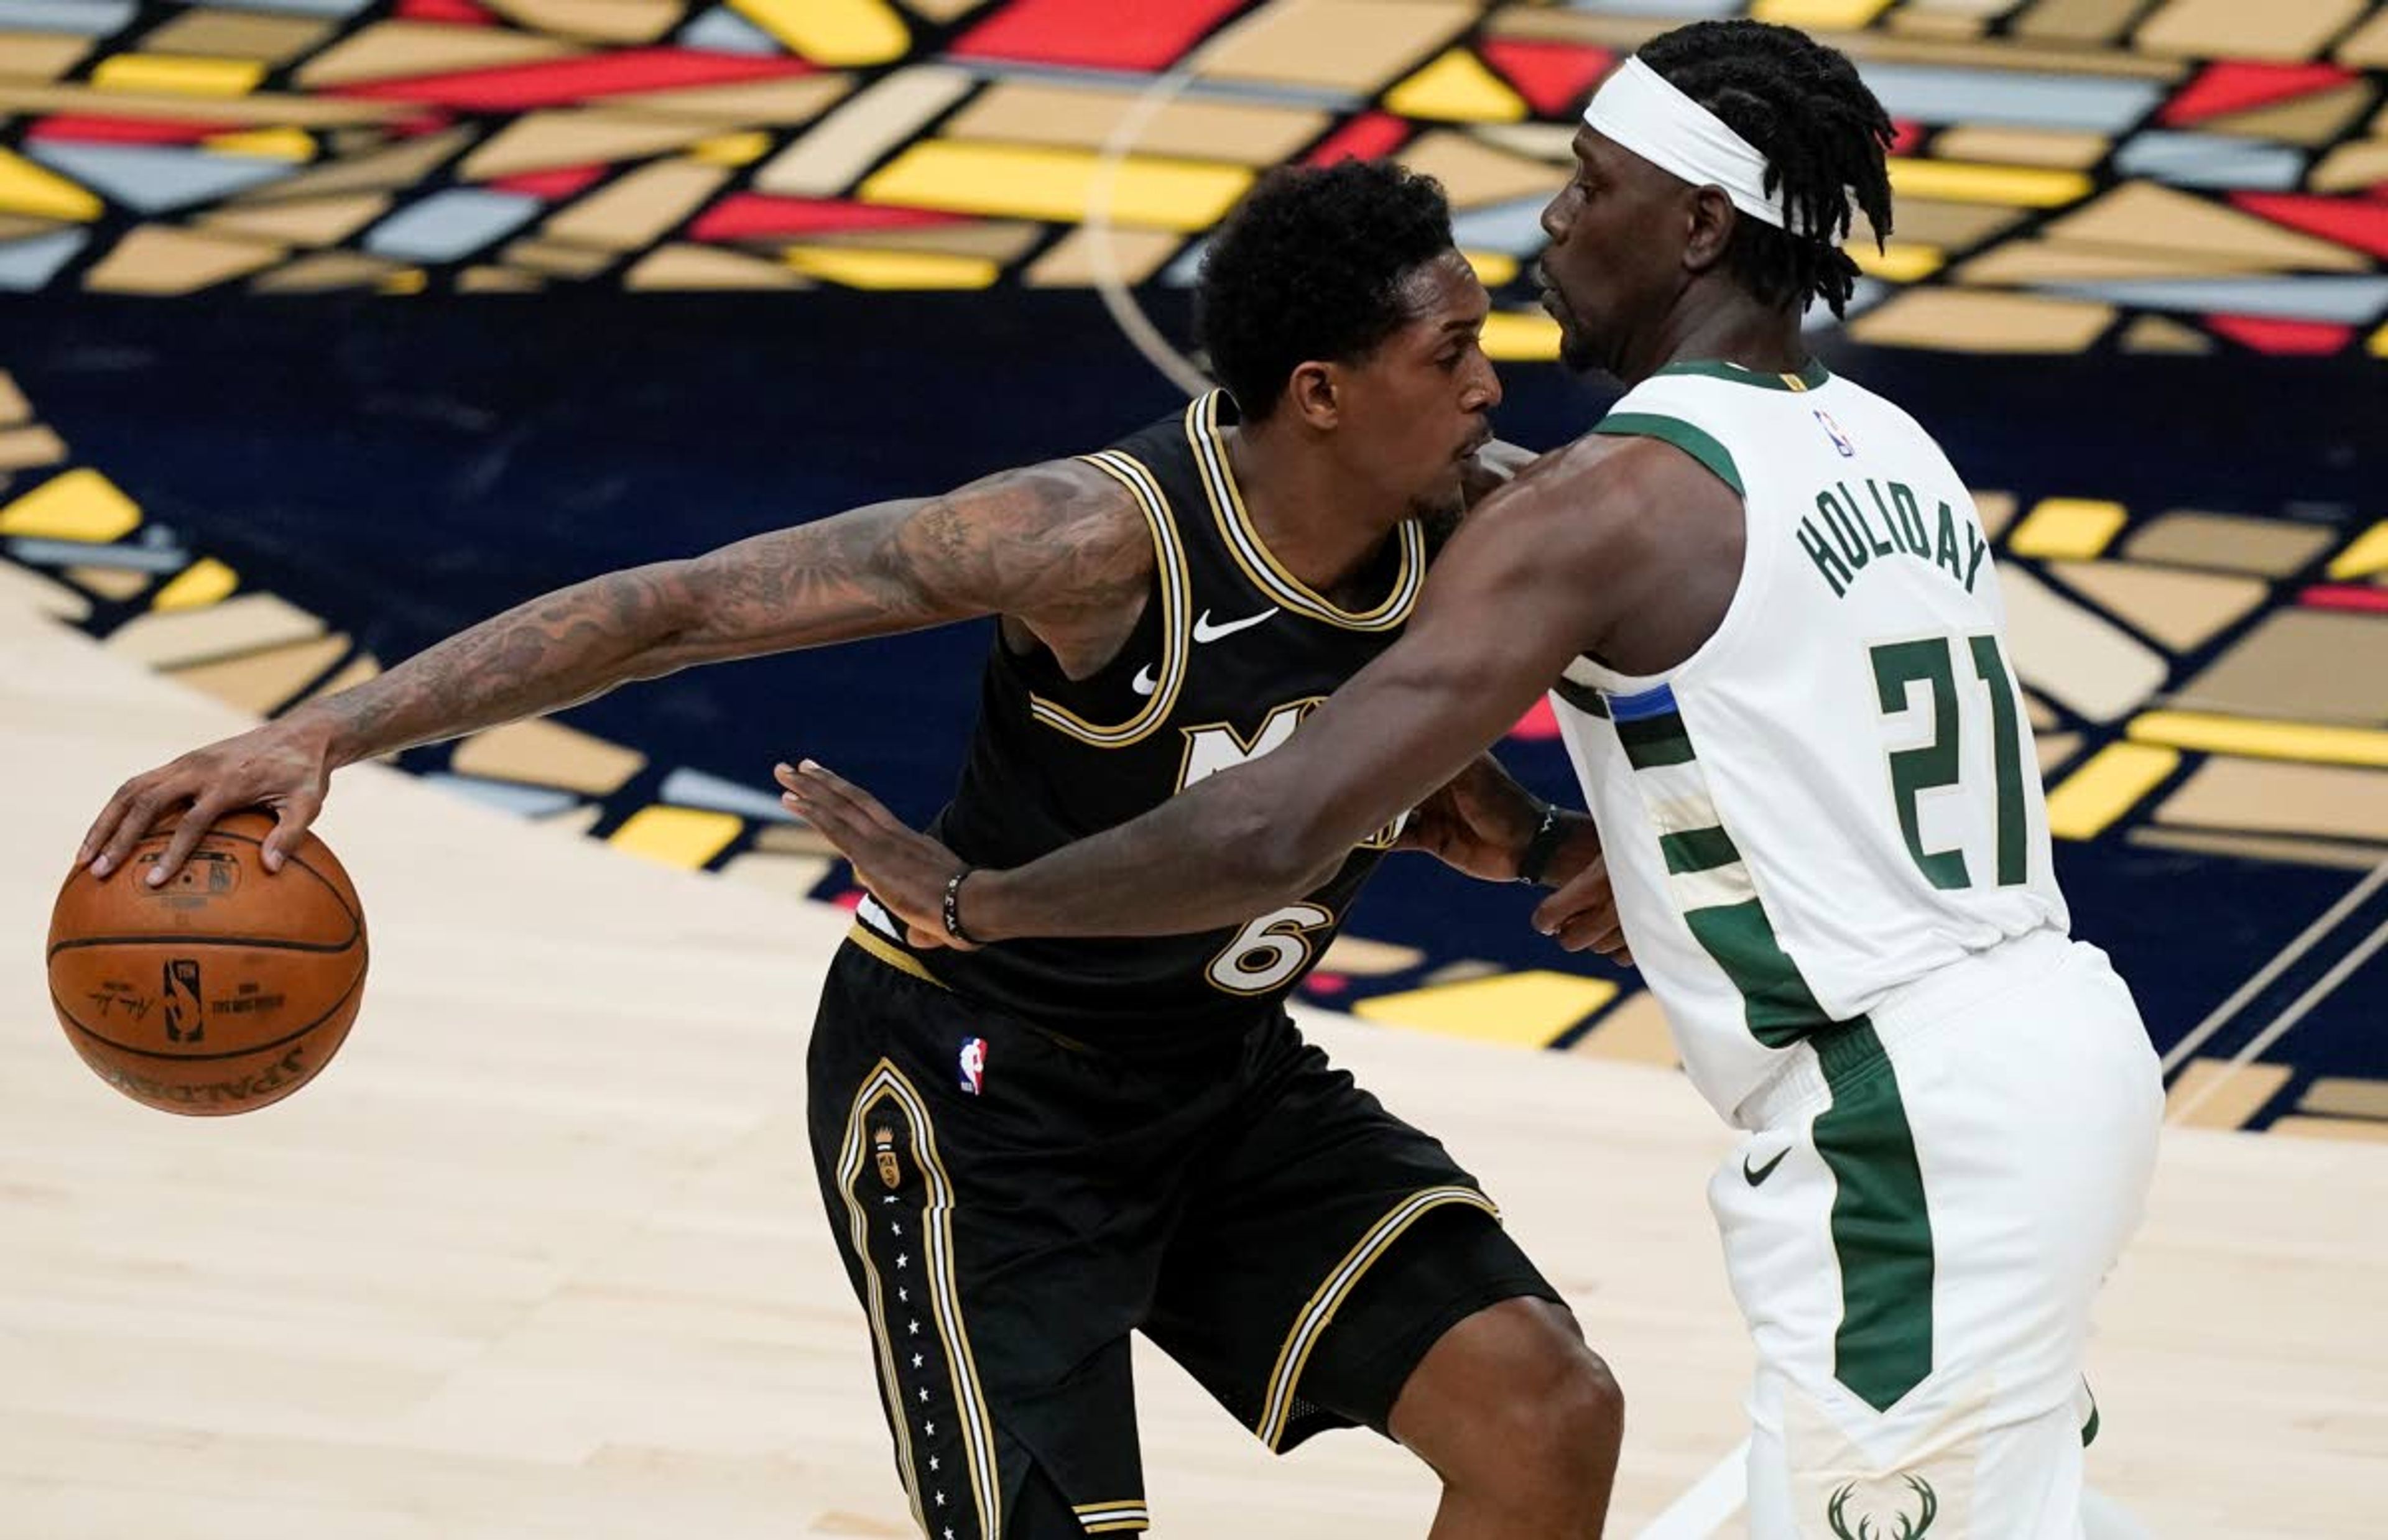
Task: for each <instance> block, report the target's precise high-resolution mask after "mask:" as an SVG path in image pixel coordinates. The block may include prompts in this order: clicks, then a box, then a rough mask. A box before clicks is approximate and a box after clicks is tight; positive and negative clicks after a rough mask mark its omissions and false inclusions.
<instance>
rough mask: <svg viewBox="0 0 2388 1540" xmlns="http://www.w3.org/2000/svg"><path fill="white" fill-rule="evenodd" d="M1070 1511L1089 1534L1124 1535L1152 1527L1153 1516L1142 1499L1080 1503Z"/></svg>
mask: <svg viewBox="0 0 2388 1540" xmlns="http://www.w3.org/2000/svg"><path fill="white" fill-rule="evenodd" d="M1070 1511H1071V1512H1073V1513H1074V1514H1076V1515H1077V1516H1078V1522H1080V1523H1082V1524H1084V1525H1086V1533H1087V1534H1129V1533H1132V1532H1134V1531H1137V1530H1144V1529H1150V1527H1151V1526H1152V1515H1151V1513H1150V1511H1149V1510H1148V1509H1147V1508H1145V1506H1144V1500H1143V1499H1142V1498H1140V1497H1139V1498H1137V1499H1135V1500H1133V1501H1129V1502H1117V1503H1080V1504H1078V1505H1077V1506H1076V1507H1075V1508H1072V1509H1071V1510H1070Z"/></svg>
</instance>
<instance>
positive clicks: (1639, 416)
mask: <svg viewBox="0 0 2388 1540" xmlns="http://www.w3.org/2000/svg"><path fill="white" fill-rule="evenodd" d="M1592 431H1593V432H1594V433H1596V434H1604V435H1607V436H1608V437H1611V438H1655V439H1658V441H1659V442H1660V443H1662V444H1672V445H1673V446H1674V447H1675V448H1679V449H1681V450H1683V452H1684V453H1685V454H1687V455H1689V456H1691V457H1692V458H1693V459H1694V460H1696V461H1699V462H1700V463H1701V464H1702V465H1705V466H1707V467H1708V473H1709V474H1711V475H1713V476H1715V477H1716V478H1717V480H1719V481H1721V482H1722V483H1724V484H1725V485H1726V486H1730V487H1732V488H1733V489H1734V492H1735V493H1736V494H1738V493H1740V492H1741V468H1740V467H1739V466H1737V465H1735V464H1734V462H1733V452H1732V451H1731V450H1729V449H1727V448H1725V447H1724V446H1723V445H1721V444H1720V443H1718V442H1717V441H1716V440H1715V439H1714V438H1712V437H1710V436H1709V435H1708V434H1707V433H1706V432H1705V431H1704V430H1702V429H1699V428H1696V427H1694V426H1693V425H1692V424H1691V423H1686V422H1684V421H1683V419H1682V418H1680V417H1665V416H1661V415H1660V414H1658V412H1655V411H1612V412H1610V413H1609V414H1608V415H1607V416H1606V417H1604V418H1602V419H1601V420H1600V421H1599V422H1597V423H1594V424H1593V426H1592Z"/></svg>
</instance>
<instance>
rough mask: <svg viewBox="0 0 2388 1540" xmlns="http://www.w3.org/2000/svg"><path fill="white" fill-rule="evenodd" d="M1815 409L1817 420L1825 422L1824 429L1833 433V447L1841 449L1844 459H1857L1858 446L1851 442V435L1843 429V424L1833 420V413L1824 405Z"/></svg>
mask: <svg viewBox="0 0 2388 1540" xmlns="http://www.w3.org/2000/svg"><path fill="white" fill-rule="evenodd" d="M1814 410H1815V413H1816V421H1817V422H1819V423H1823V425H1824V431H1825V432H1826V433H1828V434H1830V435H1832V438H1833V448H1835V449H1838V450H1840V451H1841V458H1842V459H1843V460H1854V459H1856V458H1857V453H1858V447H1857V446H1856V445H1855V444H1852V443H1850V442H1849V435H1848V434H1845V433H1843V432H1842V431H1841V425H1840V424H1839V423H1835V422H1834V421H1833V418H1832V414H1831V413H1830V412H1827V411H1826V410H1823V408H1822V407H1818V408H1815V409H1814Z"/></svg>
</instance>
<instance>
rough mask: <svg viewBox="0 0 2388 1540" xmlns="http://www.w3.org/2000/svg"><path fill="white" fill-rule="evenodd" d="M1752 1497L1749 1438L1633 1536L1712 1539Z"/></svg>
mask: <svg viewBox="0 0 2388 1540" xmlns="http://www.w3.org/2000/svg"><path fill="white" fill-rule="evenodd" d="M1748 1496H1749V1440H1747V1439H1746V1438H1745V1439H1743V1440H1742V1441H1741V1442H1740V1443H1738V1444H1736V1445H1734V1446H1733V1453H1731V1454H1729V1455H1727V1456H1725V1457H1724V1458H1722V1459H1721V1460H1719V1461H1717V1462H1716V1464H1714V1465H1713V1466H1711V1467H1709V1468H1708V1474H1707V1475H1705V1476H1702V1477H1701V1478H1700V1479H1699V1480H1698V1481H1696V1482H1694V1483H1692V1484H1691V1486H1690V1487H1689V1488H1688V1489H1686V1490H1685V1491H1684V1493H1683V1496H1680V1497H1677V1498H1676V1499H1675V1500H1674V1501H1673V1502H1671V1503H1669V1504H1668V1505H1667V1507H1666V1509H1665V1511H1663V1512H1661V1513H1660V1514H1659V1515H1658V1517H1657V1518H1656V1519H1653V1520H1651V1521H1649V1522H1648V1523H1647V1524H1645V1525H1644V1526H1642V1529H1641V1531H1640V1532H1639V1533H1637V1534H1635V1535H1634V1536H1633V1540H1708V1536H1710V1535H1712V1534H1715V1533H1716V1532H1717V1531H1718V1530H1720V1529H1721V1528H1723V1527H1724V1524H1725V1521H1727V1520H1729V1519H1731V1518H1732V1517H1733V1516H1734V1514H1735V1513H1737V1512H1739V1511H1740V1510H1741V1506H1742V1504H1743V1502H1745V1501H1746V1500H1747V1498H1748Z"/></svg>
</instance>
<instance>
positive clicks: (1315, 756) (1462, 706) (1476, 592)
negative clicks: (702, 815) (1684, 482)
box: [781, 451, 1639, 941]
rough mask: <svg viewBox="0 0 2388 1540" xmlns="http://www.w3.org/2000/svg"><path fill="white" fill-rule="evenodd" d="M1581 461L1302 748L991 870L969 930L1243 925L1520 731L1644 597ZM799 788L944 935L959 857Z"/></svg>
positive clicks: (1055, 931) (1431, 594) (1476, 553)
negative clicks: (1629, 604) (1539, 700)
mask: <svg viewBox="0 0 2388 1540" xmlns="http://www.w3.org/2000/svg"><path fill="white" fill-rule="evenodd" d="M1600 458H1601V453H1600V452H1599V451H1594V452H1593V453H1591V454H1588V455H1585V456H1583V457H1582V459H1584V460H1587V461H1597V460H1598V459H1600ZM1575 459H1576V457H1575V456H1573V455H1569V456H1567V457H1547V458H1546V461H1545V463H1544V464H1543V466H1540V467H1538V468H1537V469H1536V470H1535V471H1534V472H1531V473H1529V474H1527V475H1526V476H1524V477H1521V478H1520V479H1519V480H1518V482H1517V483H1516V484H1515V485H1513V486H1509V487H1507V488H1505V489H1504V490H1503V491H1502V492H1500V493H1498V494H1496V495H1495V496H1494V497H1493V498H1492V499H1488V500H1487V501H1486V502H1485V504H1484V505H1483V506H1482V508H1481V509H1480V510H1479V511H1477V512H1476V513H1475V514H1473V515H1471V516H1470V518H1469V519H1468V520H1467V523H1466V524H1464V525H1463V526H1462V527H1461V529H1460V530H1459V532H1458V534H1456V535H1455V536H1454V537H1453V539H1452V542H1451V544H1450V546H1449V547H1448V548H1447V549H1445V550H1444V551H1443V553H1442V556H1441V557H1440V558H1439V559H1438V560H1437V562H1436V563H1435V566H1434V570H1433V572H1432V574H1430V575H1429V578H1428V580H1427V588H1426V593H1425V595H1424V596H1423V597H1422V598H1421V600H1419V605H1418V611H1417V614H1416V617H1415V618H1413V619H1412V621H1411V622H1410V625H1409V628H1408V630H1407V632H1406V633H1405V634H1404V637H1403V638H1402V640H1401V641H1400V642H1398V643H1396V644H1395V645H1394V646H1393V647H1392V648H1391V649H1389V650H1387V651H1386V652H1385V653H1384V654H1382V655H1381V656H1380V657H1378V659H1377V660H1376V661H1375V662H1373V663H1370V664H1369V665H1368V666H1367V667H1366V668H1365V669H1364V670H1362V671H1361V672H1360V673H1359V674H1358V675H1354V676H1353V679H1352V680H1351V681H1350V682H1349V683H1347V684H1346V685H1344V687H1343V688H1341V689H1340V690H1338V691H1336V692H1335V694H1334V696H1333V697H1331V698H1330V699H1329V700H1328V701H1327V702H1326V703H1325V704H1324V705H1322V706H1320V707H1319V709H1318V710H1317V712H1315V713H1314V714H1313V715H1311V716H1310V717H1309V718H1308V719H1307V720H1305V721H1304V722H1303V724H1302V728H1301V730H1300V731H1299V732H1296V733H1295V734H1294V735H1293V736H1292V738H1290V739H1289V740H1288V741H1287V743H1286V744H1285V746H1284V747H1282V748H1279V749H1277V750H1276V751H1273V752H1271V753H1269V754H1267V755H1264V757H1262V758H1261V759H1259V760H1257V761H1254V762H1252V763H1251V764H1247V765H1243V766H1239V767H1238V768H1237V769H1235V770H1232V771H1227V772H1224V773H1222V774H1220V775H1217V776H1210V777H1207V778H1206V779H1204V780H1203V781H1202V782H1200V784H1199V785H1197V786H1195V787H1194V788H1192V789H1189V790H1188V791H1186V792H1184V793H1181V794H1180V795H1178V796H1176V797H1174V798H1172V799H1171V800H1170V801H1169V802H1165V803H1163V804H1162V806H1160V807H1159V808H1156V809H1154V810H1153V811H1152V812H1150V813H1148V814H1144V815H1143V816H1142V817H1139V818H1137V819H1133V820H1131V821H1130V822H1128V823H1125V824H1123V825H1121V826H1119V827H1116V828H1113V829H1111V830H1108V831H1106V832H1104V833H1102V834H1099V835H1096V836H1093V837H1092V838H1089V839H1084V840H1081V841H1079V842H1077V843H1075V844H1073V845H1069V846H1066V847H1064V848H1063V849H1061V850H1059V851H1056V852H1052V853H1051V854H1049V855H1047V856H1045V857H1044V858H1042V859H1041V860H1038V861H1035V862H1033V863H1031V864H1029V865H1025V866H1021V867H1017V868H1013V869H1011V870H1008V871H983V872H976V873H973V874H972V875H971V876H970V877H968V879H967V880H966V881H965V882H964V884H963V885H962V887H961V888H960V890H959V892H958V894H957V900H958V909H959V917H960V919H961V921H962V924H963V927H964V928H965V930H966V931H967V932H968V933H969V934H970V936H971V937H972V938H973V939H974V940H981V941H987V940H1003V939H1006V938H1009V937H1016V936H1137V935H1167V934H1173V933H1176V932H1180V931H1192V930H1204V929H1210V928H1216V927H1219V926H1225V925H1233V924H1237V923H1239V922H1240V921H1242V920H1244V919H1246V918H1249V917H1250V916H1251V915H1255V914H1259V913H1262V912H1263V911H1264V910H1266V909H1267V908H1269V907H1270V906H1272V905H1274V904H1278V903H1286V902H1289V900H1291V899H1294V898H1297V897H1299V896H1301V895H1302V894H1303V893H1305V892H1307V891H1309V890H1312V889H1314V888H1315V887H1316V886H1317V885H1318V883H1319V882H1320V881H1322V880H1323V879H1324V878H1325V877H1326V876H1327V874H1329V873H1330V872H1332V871H1333V869H1334V868H1335V866H1336V865H1338V864H1340V862H1341V861H1342V860H1343V859H1344V857H1345V856H1346V855H1347V854H1348V853H1349V852H1351V850H1352V848H1353V846H1354V845H1355V844H1357V843H1358V842H1359V841H1360V840H1361V839H1365V838H1366V837H1367V836H1368V835H1369V834H1371V833H1373V832H1374V831H1375V830H1377V829H1379V828H1382V827H1385V825H1387V824H1388V823H1390V822H1391V821H1392V820H1393V818H1394V817H1396V816H1397V815H1399V814H1402V813H1403V812H1404V811H1406V810H1408V809H1410V808H1412V807H1415V806H1416V805H1417V804H1418V803H1419V802H1422V801H1424V800H1426V799H1427V798H1428V797H1429V795H1430V794H1432V793H1434V792H1435V791H1437V790H1438V789H1440V788H1442V787H1443V786H1445V785H1446V784H1447V783H1449V782H1451V781H1452V780H1453V779H1454V777H1455V776H1459V775H1460V774H1461V773H1462V772H1463V771H1464V770H1466V769H1467V767H1468V765H1469V764H1470V762H1471V761H1473V760H1474V759H1475V758H1476V756H1477V755H1478V754H1479V753H1480V751H1483V750H1484V749H1485V748H1487V747H1488V746H1489V745H1491V744H1492V743H1493V742H1494V741H1496V740H1497V739H1498V738H1500V737H1501V736H1502V735H1503V734H1504V733H1505V731H1507V729H1508V728H1509V726H1511V725H1512V724H1514V723H1515V722H1516V721H1517V720H1518V715H1519V714H1520V713H1523V712H1524V710H1525V709H1526V707H1527V706H1529V705H1530V704H1531V703H1532V701H1534V699H1535V698H1536V697H1537V696H1538V695H1540V694H1541V692H1542V691H1543V689H1544V688H1547V687H1548V686H1549V684H1550V683H1551V681H1552V680H1554V679H1556V677H1558V675H1559V673H1560V671H1561V670H1562V669H1563V668H1564V667H1565V666H1566V664H1567V663H1568V661H1569V659H1570V658H1572V657H1573V656H1575V654H1576V653H1578V652H1580V651H1581V650H1585V649H1587V648H1590V647H1592V646H1594V645H1595V644H1596V642H1597V640H1598V639H1599V638H1600V637H1602V636H1604V635H1605V632H1606V628H1607V625H1608V624H1609V617H1610V616H1611V614H1612V613H1613V612H1614V606H1615V603H1616V598H1615V596H1616V595H1618V594H1620V593H1631V592H1632V590H1633V587H1634V584H1633V582H1632V568H1633V566H1634V565H1635V564H1636V562H1638V560H1639V553H1638V552H1637V551H1636V549H1634V546H1635V540H1636V533H1635V532H1636V528H1637V525H1636V524H1635V523H1634V521H1632V519H1630V518H1627V517H1623V516H1621V515H1619V514H1609V513H1604V512H1603V511H1602V510H1601V509H1600V508H1599V507H1597V506H1594V499H1595V498H1596V496H1597V494H1596V493H1595V492H1594V490H1593V489H1591V488H1588V487H1582V486H1577V485H1576V484H1577V483H1578V482H1579V481H1580V480H1581V476H1580V475H1579V473H1578V469H1577V468H1571V467H1570V465H1569V463H1568V462H1569V461H1573V460H1575ZM1552 460H1556V461H1559V463H1557V464H1556V466H1555V465H1553V464H1552V463H1550V461H1552ZM1620 579H1622V580H1623V581H1620ZM781 784H782V785H783V786H787V787H788V788H789V789H790V791H791V793H792V795H793V797H794V801H795V803H796V805H797V807H798V810H799V811H801V812H803V813H805V814H806V815H807V817H809V818H812V819H813V821H814V822H815V823H816V824H818V825H819V826H820V827H821V828H822V830H823V832H824V833H825V834H828V835H829V836H830V838H831V839H832V840H835V841H837V842H838V843H839V845H840V848H841V849H842V850H845V853H846V854H847V855H849V856H850V857H853V858H854V859H855V861H856V864H857V866H858V867H859V868H861V869H862V870H864V871H866V872H868V873H870V876H871V877H872V878H873V881H874V886H873V888H872V891H873V892H875V893H877V894H878V895H879V897H880V898H881V900H882V902H883V903H891V904H892V906H894V907H895V908H896V909H897V912H898V913H900V914H902V915H904V917H905V918H906V919H907V920H908V921H910V922H911V923H912V924H913V925H914V926H915V927H916V928H934V926H936V924H937V923H938V909H937V906H936V903H935V899H936V896H937V891H938V890H942V888H943V886H944V880H945V878H946V877H948V876H950V874H951V872H952V870H953V866H952V865H951V864H950V857H949V856H944V859H945V861H946V865H944V868H943V870H942V872H932V871H931V869H930V868H931V867H932V866H933V865H935V864H936V862H937V861H938V859H939V858H940V857H941V856H943V854H944V852H942V850H941V848H938V847H931V846H926V845H924V844H923V843H922V842H921V840H920V837H919V836H916V835H912V834H911V833H910V831H908V830H903V829H901V827H900V826H896V825H894V824H893V821H892V820H891V819H888V818H886V817H885V816H884V814H883V810H879V809H878V808H877V806H876V804H875V803H873V802H870V801H869V800H868V795H867V793H859V792H858V789H856V788H851V787H847V786H846V785H845V783H843V782H840V781H837V780H836V779H835V777H834V776H829V775H828V774H827V773H826V772H824V771H821V770H819V768H818V767H816V766H811V765H807V766H806V767H804V768H803V770H802V771H800V772H798V773H793V774H791V775H789V776H785V777H783V779H782V782H781ZM897 867H901V868H902V869H903V870H904V871H906V872H907V873H908V875H910V876H913V877H921V878H922V880H921V881H920V882H917V883H907V884H902V885H897V884H890V886H901V887H902V888H903V889H904V891H903V892H902V893H901V895H900V899H901V902H895V900H896V897H897V895H891V893H890V892H889V891H886V890H883V889H882V888H881V887H880V886H878V885H877V884H878V883H879V882H881V881H883V880H885V877H884V876H883V874H885V873H888V872H889V871H891V870H892V869H895V868H897ZM928 877H936V879H937V880H935V881H934V883H932V882H929V881H927V880H926V879H927V878H928ZM916 887H917V888H919V889H921V891H919V892H914V891H912V889H913V888H916Z"/></svg>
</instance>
